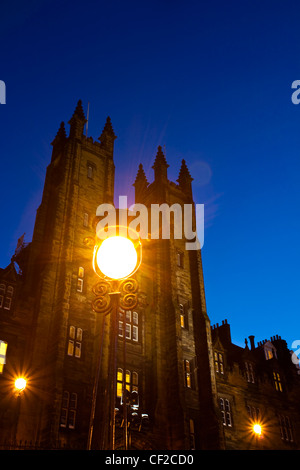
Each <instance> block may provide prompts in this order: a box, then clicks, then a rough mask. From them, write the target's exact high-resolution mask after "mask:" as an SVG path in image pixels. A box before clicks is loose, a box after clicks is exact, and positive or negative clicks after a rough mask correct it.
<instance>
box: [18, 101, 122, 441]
mask: <svg viewBox="0 0 300 470" xmlns="http://www.w3.org/2000/svg"><path fill="white" fill-rule="evenodd" d="M85 122H86V119H85V115H84V111H83V108H82V103H81V101H79V102H78V104H77V107H76V109H75V111H74V113H73V116H72V117H71V119H70V121H69V124H70V132H69V136H67V135H66V131H65V126H64V123H62V124H61V125H60V128H59V130H58V133H57V135H56V137H55V139H54V140H53V142H52V146H53V151H52V159H51V163H50V165H49V166H48V168H47V173H46V179H45V186H44V191H43V197H42V202H41V205H40V207H39V208H38V211H37V216H36V222H35V227H34V233H33V239H32V242H31V243H30V245H29V247H27V251H28V252H29V253H28V256H27V260H26V264H25V266H24V270H23V274H24V277H25V280H24V286H23V287H22V293H23V294H22V295H23V297H24V299H25V298H26V299H28V298H31V299H32V301H31V304H30V308H28V310H32V320H31V325H30V338H29V340H28V348H27V362H28V367H29V368H30V373H29V375H30V377H31V380H29V387H30V382H31V387H32V393H33V394H35V395H36V399H35V400H31V401H30V402H28V404H27V406H26V407H25V406H24V407H23V410H22V411H23V413H22V414H21V417H20V420H19V428H18V437H19V438H22V437H23V438H24V436H27V438H28V436H30V438H31V439H32V440H33V441H34V442H38V443H39V444H40V445H43V443H44V442H47V443H48V445H51V446H55V445H57V442H60V444H61V443H63V444H66V445H69V441H70V439H73V444H74V441H76V440H77V441H78V442H79V443H80V444H78V445H79V446H83V448H84V447H85V443H86V436H87V430H88V425H89V415H90V401H91V394H92V378H93V376H94V366H95V356H96V344H97V343H96V340H95V338H96V337H97V335H98V334H99V331H98V330H97V327H98V323H99V322H98V319H97V318H96V317H95V314H94V313H93V311H92V309H91V305H90V299H91V296H92V287H93V270H92V265H91V259H92V254H91V249H90V248H89V246H88V245H86V244H85V242H84V240H85V239H86V238H87V237H94V236H95V226H96V220H95V215H96V209H97V207H98V205H99V204H101V203H102V202H108V203H112V202H113V194H114V162H113V149H114V140H115V138H116V136H115V134H114V131H113V128H112V124H111V121H110V118H109V117H108V118H107V121H106V124H105V126H104V129H103V131H102V133H101V136H100V138H99V140H100V142H96V141H93V139H92V138H91V137H90V138H86V136H85V135H84V125H85ZM17 261H18V259H17ZM20 263H21V264H22V262H20ZM79 403H80V406H79ZM75 419H76V429H77V432H76V433H74V435H76V438H75V439H74V437H73V436H70V434H68V431H69V430H70V429H73V428H75ZM83 443H84V444H83Z"/></svg>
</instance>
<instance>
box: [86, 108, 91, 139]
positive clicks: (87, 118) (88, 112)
mask: <svg viewBox="0 0 300 470" xmlns="http://www.w3.org/2000/svg"><path fill="white" fill-rule="evenodd" d="M89 114H90V102H88V109H87V115H86V125H85V137H87V135H88V127H89Z"/></svg>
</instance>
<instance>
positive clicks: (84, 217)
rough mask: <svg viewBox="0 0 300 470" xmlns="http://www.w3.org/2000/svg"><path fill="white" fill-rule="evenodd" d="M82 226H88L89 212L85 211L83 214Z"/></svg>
mask: <svg viewBox="0 0 300 470" xmlns="http://www.w3.org/2000/svg"><path fill="white" fill-rule="evenodd" d="M83 226H84V227H88V226H89V214H88V213H87V212H85V213H84V214H83Z"/></svg>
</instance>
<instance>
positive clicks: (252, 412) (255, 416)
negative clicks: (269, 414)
mask: <svg viewBox="0 0 300 470" xmlns="http://www.w3.org/2000/svg"><path fill="white" fill-rule="evenodd" d="M247 413H248V415H249V418H250V419H251V420H252V421H254V422H259V421H260V409H259V408H256V407H255V406H250V405H247Z"/></svg>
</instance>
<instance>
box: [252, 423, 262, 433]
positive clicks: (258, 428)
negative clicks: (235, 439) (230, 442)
mask: <svg viewBox="0 0 300 470" xmlns="http://www.w3.org/2000/svg"><path fill="white" fill-rule="evenodd" d="M252 430H253V432H254V434H256V435H257V436H261V433H262V427H261V425H260V424H258V423H255V424H253V427H252Z"/></svg>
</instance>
